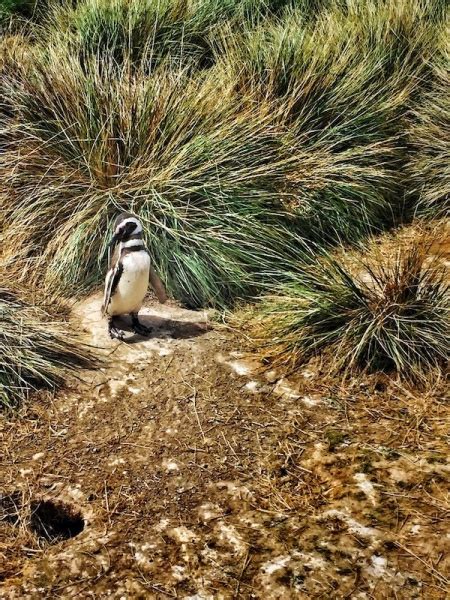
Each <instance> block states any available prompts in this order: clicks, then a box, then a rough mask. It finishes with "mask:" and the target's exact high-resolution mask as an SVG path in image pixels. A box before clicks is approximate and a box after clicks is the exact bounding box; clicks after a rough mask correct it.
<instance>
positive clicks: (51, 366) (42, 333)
mask: <svg viewBox="0 0 450 600" xmlns="http://www.w3.org/2000/svg"><path fill="white" fill-rule="evenodd" d="M3 279H4V278H3ZM95 363H96V361H94V359H93V357H92V355H91V353H90V352H89V350H88V349H87V347H86V346H84V345H82V344H81V342H80V340H79V339H78V338H77V337H76V336H75V335H74V334H71V333H70V331H69V329H68V326H67V324H65V323H64V322H62V321H58V320H56V319H55V317H54V316H52V315H51V314H50V313H49V312H48V311H47V310H44V309H42V308H37V307H35V306H33V305H32V304H30V303H29V302H27V301H26V300H24V299H23V298H22V295H21V294H20V293H19V292H18V291H17V290H16V289H12V288H11V287H8V288H6V287H3V283H2V286H1V287H0V408H1V407H3V408H5V407H9V408H12V407H14V406H16V405H17V404H18V403H20V402H22V401H23V400H24V399H26V398H27V397H28V395H29V394H30V393H31V392H32V391H35V390H38V389H42V388H44V389H55V388H56V387H59V386H60V385H62V384H63V383H64V381H65V380H66V378H67V375H68V374H69V373H70V372H71V371H72V369H75V368H87V367H92V366H94V364H95Z"/></svg>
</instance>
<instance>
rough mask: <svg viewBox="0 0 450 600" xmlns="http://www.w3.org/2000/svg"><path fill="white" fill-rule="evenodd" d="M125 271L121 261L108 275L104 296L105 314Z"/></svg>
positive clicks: (103, 307) (103, 309)
mask: <svg viewBox="0 0 450 600" xmlns="http://www.w3.org/2000/svg"><path fill="white" fill-rule="evenodd" d="M122 273H123V265H122V263H121V262H120V261H119V262H118V263H117V264H116V266H115V268H114V270H110V271H109V273H108V274H107V276H106V285H105V296H104V298H103V304H102V314H103V316H104V315H105V314H106V312H107V309H108V306H109V303H110V302H111V298H112V296H113V295H114V292H115V291H116V289H117V286H118V285H119V281H120V277H121V276H122Z"/></svg>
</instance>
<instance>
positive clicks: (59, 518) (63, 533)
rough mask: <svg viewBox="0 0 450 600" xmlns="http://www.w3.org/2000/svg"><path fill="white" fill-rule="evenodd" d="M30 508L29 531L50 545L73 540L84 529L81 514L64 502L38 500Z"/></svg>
mask: <svg viewBox="0 0 450 600" xmlns="http://www.w3.org/2000/svg"><path fill="white" fill-rule="evenodd" d="M30 508H31V516H30V529H31V531H32V532H33V533H34V534H36V535H37V536H38V537H39V538H41V539H44V540H46V541H47V542H49V543H50V544H56V543H57V542H60V541H62V540H68V539H70V538H73V537H75V536H76V535H78V534H79V533H81V532H82V531H83V529H84V519H83V516H82V515H81V513H80V512H79V511H77V510H75V509H74V508H73V507H72V506H70V505H68V504H65V503H64V502H60V501H53V500H38V501H34V502H32V503H31V505H30Z"/></svg>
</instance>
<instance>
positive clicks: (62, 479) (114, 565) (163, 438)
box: [0, 296, 450, 600]
mask: <svg viewBox="0 0 450 600" xmlns="http://www.w3.org/2000/svg"><path fill="white" fill-rule="evenodd" d="M100 302H101V300H100V297H99V296H93V297H91V298H89V299H88V300H87V301H86V302H84V303H83V304H81V305H80V306H79V307H78V308H77V309H76V313H75V315H74V320H75V321H76V322H78V323H81V324H82V326H83V327H84V328H85V329H86V337H87V339H88V340H89V341H90V343H91V344H93V345H94V346H96V347H99V348H101V349H102V350H101V352H102V354H104V355H105V357H106V362H105V367H104V368H103V369H101V370H99V371H98V372H96V373H91V374H88V375H86V374H84V375H83V379H84V381H81V382H80V381H76V380H74V381H73V382H72V384H71V386H70V387H69V389H67V390H66V391H65V392H63V393H60V394H58V395H57V396H55V397H53V398H51V397H48V396H47V397H42V398H39V399H35V400H34V401H32V402H30V403H29V404H28V405H27V406H26V407H24V408H23V409H22V410H21V411H20V412H19V414H17V415H16V416H15V417H14V418H12V419H11V417H10V416H8V417H7V418H3V420H2V421H1V436H2V449H3V451H2V457H1V465H0V469H1V480H0V483H1V491H2V499H1V501H0V516H1V517H2V521H1V523H0V581H1V582H0V597H2V598H55V597H60V598H117V599H120V598H166V597H173V598H186V599H188V598H189V599H191V600H194V599H196V600H201V599H209V598H211V599H213V598H214V599H215V598H224V599H227V598H276V599H284V598H286V599H287V598H354V599H360V600H363V599H365V598H405V599H406V598H408V599H409V598H427V599H428V598H445V597H446V589H447V586H448V583H449V580H448V577H449V571H450V561H449V554H450V553H449V547H450V534H449V528H448V523H449V517H450V514H449V506H450V505H449V495H448V494H449V486H448V481H449V471H450V469H449V463H448V460H449V458H448V437H446V436H448V423H449V420H448V416H449V411H448V404H445V398H444V396H443V389H444V386H442V388H441V389H439V388H436V389H435V390H434V391H433V392H428V393H423V394H419V393H414V394H413V393H411V392H410V391H408V390H406V389H403V388H401V387H399V386H398V384H396V383H395V382H393V381H390V380H388V379H387V378H383V377H380V376H377V377H373V378H366V379H365V380H364V381H363V382H361V381H359V382H354V383H353V384H352V385H350V386H348V387H346V388H341V387H340V386H339V385H337V384H336V383H334V382H332V381H327V380H326V379H324V378H323V377H321V375H320V369H319V367H317V368H316V369H312V368H311V369H310V370H304V371H303V372H302V373H300V374H299V376H298V380H297V381H295V382H289V383H288V382H285V381H283V380H281V381H279V380H277V375H276V373H272V374H269V375H268V376H262V375H259V374H258V373H257V371H256V370H255V369H256V367H257V364H256V362H253V363H252V362H250V361H248V360H247V361H244V359H243V357H242V355H241V349H240V347H239V344H240V342H239V340H238V338H237V337H235V336H234V335H233V334H232V333H231V332H229V331H227V330H225V329H223V328H221V327H215V328H208V327H207V326H206V324H205V319H206V315H204V314H202V313H194V312H190V311H185V310H181V309H179V308H177V307H176V306H166V307H161V306H159V305H153V304H151V303H150V304H149V308H148V309H147V310H146V315H147V316H146V317H145V320H146V324H147V325H149V324H151V325H153V326H155V327H156V330H155V334H154V336H152V338H151V339H149V340H143V339H142V338H138V339H135V340H133V341H134V342H135V343H130V344H123V343H118V342H111V341H110V340H109V339H108V338H107V336H106V328H105V324H104V323H102V322H100V321H99V317H98V314H99V306H100ZM130 335H131V334H130Z"/></svg>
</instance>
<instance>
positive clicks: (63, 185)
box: [0, 0, 444, 306]
mask: <svg viewBox="0 0 450 600" xmlns="http://www.w3.org/2000/svg"><path fill="white" fill-rule="evenodd" d="M443 6H444V4H443V3H442V2H435V3H425V2H422V1H421V0H407V1H406V2H403V3H398V2H395V1H394V0H385V1H383V2H373V1H371V0H363V1H358V2H356V1H353V0H347V1H338V0H323V1H319V0H303V1H301V2H289V1H287V0H278V1H276V0H270V1H269V0H267V1H257V0H229V1H226V2H219V1H218V0H196V1H193V0H192V1H188V2H185V1H184V0H183V1H181V0H163V1H161V0H142V1H140V2H128V1H127V0H79V1H78V2H75V3H74V2H54V3H50V8H49V10H48V13H47V19H45V20H44V21H43V22H42V23H41V24H40V25H39V26H34V27H31V29H30V34H29V36H28V37H27V36H26V35H25V36H24V38H23V45H20V44H18V45H17V48H18V49H17V51H11V50H8V51H7V52H6V51H5V52H4V53H3V59H2V62H1V75H0V77H1V83H2V86H1V89H2V92H1V103H0V125H1V129H0V145H2V147H3V150H4V151H3V155H2V159H1V162H0V202H1V204H2V207H3V212H4V219H5V224H6V226H7V227H8V231H9V232H10V233H11V235H10V236H9V237H10V239H13V240H14V244H13V245H11V247H10V248H9V249H8V251H9V252H10V253H12V254H14V253H16V254H17V255H20V257H21V260H22V261H25V263H26V264H31V265H33V268H34V269H35V272H36V276H37V277H39V278H41V279H44V281H45V282H46V283H47V284H49V285H54V286H57V287H59V288H63V289H65V290H71V291H73V290H76V291H82V290H85V289H88V288H89V287H90V286H92V285H95V284H98V283H99V281H100V279H101V277H102V274H103V273H102V271H103V267H104V263H103V262H102V256H103V255H104V250H105V246H104V244H105V240H104V233H105V231H106V229H107V227H108V224H109V223H110V222H111V219H112V218H113V216H114V215H115V214H116V213H117V211H119V210H131V211H133V212H136V213H137V214H138V215H139V216H140V217H141V219H142V220H143V223H144V225H145V228H146V235H147V241H148V245H149V248H150V251H151V253H152V256H153V257H154V260H155V263H156V266H157V268H158V269H159V270H160V272H161V275H162V276H163V278H164V279H165V281H166V282H167V284H168V287H169V289H170V291H171V292H172V293H173V294H174V295H175V296H176V297H177V298H179V299H181V300H182V301H184V302H185V303H186V304H189V305H190V306H203V305H207V304H209V305H218V306H223V305H225V304H230V303H232V302H233V301H234V299H235V298H236V297H246V296H247V297H248V296H251V295H253V294H256V293H258V292H259V291H261V290H263V289H266V288H267V287H268V286H270V285H273V284H276V283H278V282H280V281H282V280H283V279H285V278H286V273H287V272H289V271H290V270H291V269H292V268H295V265H296V264H297V262H298V261H305V260H306V258H305V257H306V256H308V255H310V249H311V248H312V247H314V248H317V247H318V246H327V245H330V244H333V243H336V242H339V241H343V240H345V241H350V242H352V241H355V240H357V239H360V238H361V237H362V236H364V235H366V234H367V233H368V232H370V231H378V230H381V229H383V228H385V227H389V226H391V225H392V224H393V223H396V222H398V221H399V220H400V219H401V218H402V208H403V205H404V194H405V191H406V183H405V173H404V167H405V165H406V164H412V162H411V161H409V156H408V155H407V152H406V146H407V144H406V141H405V140H406V130H407V128H408V127H407V124H406V121H405V118H406V117H405V115H406V109H407V107H408V106H410V103H411V98H412V97H413V96H415V95H416V94H418V93H419V92H420V90H421V89H422V87H421V86H423V85H425V84H424V81H426V79H427V77H428V75H429V74H430V73H434V66H433V60H434V59H433V56H434V54H433V52H434V46H433V44H434V40H435V39H436V35H437V32H438V31H440V30H441V29H442V27H443V25H442V21H443V15H442V14H441V13H443V8H442V7H443ZM430 76H431V75H430Z"/></svg>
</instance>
